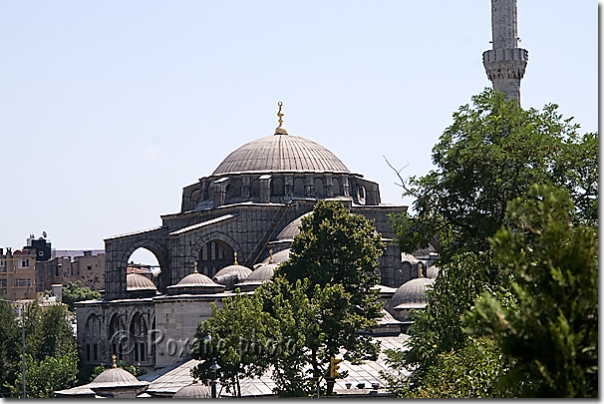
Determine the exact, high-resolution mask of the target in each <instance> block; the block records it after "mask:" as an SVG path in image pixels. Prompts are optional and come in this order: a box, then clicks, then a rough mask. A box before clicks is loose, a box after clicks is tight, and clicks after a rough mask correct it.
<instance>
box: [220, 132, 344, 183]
mask: <svg viewBox="0 0 604 404" xmlns="http://www.w3.org/2000/svg"><path fill="white" fill-rule="evenodd" d="M296 171H304V172H333V173H350V171H349V170H348V168H347V167H346V166H345V165H344V163H342V161H341V160H340V159H339V158H337V157H336V156H335V155H334V154H333V153H332V152H330V151H329V150H327V149H326V148H325V147H323V146H321V145H320V144H318V143H315V142H313V141H311V140H308V139H304V138H301V137H298V136H291V135H287V134H275V135H273V136H267V137H264V138H261V139H257V140H254V141H252V142H249V143H246V144H244V145H243V146H241V147H240V148H238V149H237V150H235V151H234V152H232V153H231V154H229V155H228V156H227V158H225V159H224V160H223V161H222V163H220V165H218V167H217V168H216V170H214V172H213V173H212V175H224V174H235V173H249V172H296Z"/></svg>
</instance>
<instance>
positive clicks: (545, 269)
mask: <svg viewBox="0 0 604 404" xmlns="http://www.w3.org/2000/svg"><path fill="white" fill-rule="evenodd" d="M574 215H575V209H574V206H573V203H572V200H571V198H570V197H569V194H568V192H567V191H564V190H561V189H558V188H555V187H552V186H550V185H535V186H533V187H532V188H531V189H530V191H529V193H528V197H527V198H518V199H516V200H514V201H513V202H512V203H510V205H509V207H508V210H507V216H508V217H509V221H510V225H509V226H506V227H503V228H502V229H500V230H499V231H498V232H497V234H496V235H495V237H494V238H493V240H492V244H493V249H494V253H495V256H496V259H497V260H498V261H499V262H501V263H502V265H503V266H504V268H505V270H506V272H507V273H509V274H510V275H511V277H512V279H513V282H512V287H511V293H512V297H513V299H512V304H511V305H508V306H507V307H506V306H502V304H501V303H500V301H499V299H498V298H497V296H494V295H492V294H490V293H488V292H485V293H483V294H482V296H481V297H480V298H479V299H478V300H477V301H476V307H474V308H473V310H472V311H471V312H470V313H469V314H468V316H467V318H466V320H467V321H468V322H469V324H470V326H469V330H470V331H471V332H475V333H477V334H484V335H487V336H489V337H490V338H492V339H493V340H494V341H496V344H497V346H498V347H499V349H501V351H502V352H503V353H504V354H505V355H506V356H507V357H509V358H513V360H514V365H513V366H512V368H511V370H510V372H509V374H508V375H507V377H506V378H507V383H508V384H509V385H510V386H519V389H518V392H517V395H519V396H524V397H598V236H597V228H593V227H590V226H585V225H573V222H574V220H573V219H574V217H573V216H574Z"/></svg>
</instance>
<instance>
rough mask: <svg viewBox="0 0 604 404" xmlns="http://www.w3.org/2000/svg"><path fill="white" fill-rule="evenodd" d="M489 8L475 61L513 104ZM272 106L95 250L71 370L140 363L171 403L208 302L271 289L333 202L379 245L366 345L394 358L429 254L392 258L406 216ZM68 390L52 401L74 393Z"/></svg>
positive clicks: (425, 279)
mask: <svg viewBox="0 0 604 404" xmlns="http://www.w3.org/2000/svg"><path fill="white" fill-rule="evenodd" d="M491 10H492V27H493V31H492V32H493V41H492V43H493V49H492V50H488V51H486V52H484V54H483V63H484V66H485V69H486V72H487V76H488V77H489V79H490V80H491V81H492V82H493V86H494V88H495V89H497V90H500V91H504V92H506V93H507V94H508V96H509V97H510V98H515V99H517V100H520V80H521V79H522V77H523V75H524V70H525V67H526V64H527V60H528V52H527V51H526V50H525V49H520V48H518V47H517V46H518V37H517V23H516V21H517V16H516V13H517V6H516V0H492V1H491ZM278 106H279V110H278V113H277V116H278V126H277V128H276V129H275V131H274V133H273V134H271V135H270V136H267V137H262V138H259V139H256V140H252V141H250V142H249V143H247V144H244V145H243V146H241V147H239V148H238V149H236V150H235V151H233V152H232V153H230V154H229V155H228V156H227V157H226V158H225V159H224V160H223V161H222V162H221V163H220V164H219V165H218V167H216V169H215V170H214V172H213V173H212V174H211V175H209V176H207V177H202V178H200V179H199V180H198V181H197V182H196V183H194V184H191V185H187V186H185V187H184V188H183V192H182V201H181V208H180V212H178V213H174V214H167V215H163V216H161V219H162V225H161V226H159V227H157V228H153V229H149V230H144V231H138V232H134V233H130V234H126V235H121V236H115V237H111V238H108V239H106V240H105V291H104V295H103V299H102V300H95V301H86V302H80V303H78V304H76V312H77V319H78V325H77V333H78V343H79V347H80V358H81V361H82V363H84V364H100V363H105V364H107V363H111V361H112V356H114V355H115V357H116V358H117V359H121V360H124V361H126V362H129V363H139V364H140V365H141V366H142V367H143V368H146V369H148V370H149V371H151V373H150V376H148V377H147V378H146V379H145V377H141V378H139V379H140V380H148V381H149V382H151V384H150V385H149V386H147V387H149V390H148V392H149V393H151V396H162V395H163V396H167V397H170V396H173V395H174V394H175V393H176V390H178V389H177V388H176V387H178V388H182V387H183V386H185V384H190V383H191V380H192V379H191V378H190V376H189V375H188V369H190V367H192V366H193V364H192V363H194V362H195V361H194V360H192V359H190V355H189V343H190V342H191V341H192V339H193V337H194V333H195V331H196V329H197V326H198V323H199V322H200V321H204V320H205V319H208V318H209V317H210V316H211V315H212V311H211V303H215V304H216V305H217V307H221V301H222V299H223V298H224V297H226V296H232V295H233V294H234V290H235V289H236V288H240V290H241V291H243V292H246V293H253V291H254V289H255V288H256V287H258V286H259V285H260V284H262V283H263V282H267V281H270V278H271V276H272V274H273V272H274V270H275V268H276V267H277V266H278V265H279V263H281V262H283V261H285V260H287V259H288V258H289V247H290V245H291V243H292V241H293V237H294V236H295V235H296V234H298V232H299V226H300V223H301V218H302V217H303V216H304V215H308V214H311V212H312V209H313V207H314V205H315V204H316V202H317V201H318V200H322V199H327V200H336V201H340V202H342V203H343V204H344V206H345V207H346V208H347V209H348V210H349V211H350V212H352V213H358V214H362V215H364V216H365V217H367V218H368V219H370V220H372V221H373V222H374V224H375V227H376V229H377V231H378V232H379V233H380V234H381V236H382V239H383V241H384V242H385V244H386V245H387V247H386V250H385V252H384V254H383V255H382V257H381V258H380V260H379V270H380V273H381V282H380V285H379V286H378V289H379V293H380V300H381V301H382V302H384V304H385V311H384V313H383V314H384V317H383V318H382V320H380V322H379V327H378V328H377V329H376V330H375V333H374V335H375V338H377V339H382V345H383V346H386V347H394V348H396V347H399V348H400V346H401V345H402V342H403V341H404V339H405V338H406V337H407V336H406V335H405V334H404V332H405V331H406V327H407V326H408V325H409V322H408V321H407V319H408V314H409V312H410V310H413V309H421V308H423V307H425V306H426V303H427V300H426V297H425V291H426V289H427V288H429V287H430V286H431V285H432V284H433V282H434V280H435V278H436V277H437V276H438V268H436V267H434V266H433V265H432V264H433V263H434V262H435V261H436V259H437V256H436V254H435V252H434V251H433V250H424V251H418V252H416V253H414V254H413V255H409V254H401V252H400V250H399V248H398V246H397V244H396V243H395V242H393V236H394V234H393V231H392V229H391V228H390V224H389V221H388V215H389V214H392V213H398V212H404V211H405V210H406V209H407V207H406V206H396V205H389V204H383V203H382V202H381V199H380V189H379V185H378V184H377V183H375V182H373V181H371V180H369V179H366V178H364V176H363V175H362V174H359V173H353V172H351V171H350V170H349V169H348V168H347V166H346V165H345V164H344V163H343V162H342V161H341V160H340V159H339V158H338V157H336V155H335V154H334V153H333V152H332V151H330V150H328V149H326V148H325V147H323V146H321V145H319V144H318V143H315V142H314V141H311V140H308V139H305V138H303V137H298V136H294V135H290V134H289V133H288V131H287V129H286V128H285V126H284V125H283V116H284V114H283V112H282V104H281V103H279V104H278ZM139 248H145V249H147V250H149V251H151V252H152V253H153V254H154V255H155V257H156V258H157V261H158V263H159V266H160V269H161V271H160V272H159V274H158V275H157V276H155V277H153V278H148V277H145V276H143V275H141V274H137V273H127V266H128V259H129V258H130V256H131V255H132V253H133V252H134V251H136V250H137V249H139ZM382 359H383V358H382ZM192 361H193V362H192ZM376 366H377V367H380V366H383V367H384V369H385V370H387V368H386V367H385V365H384V363H383V360H382V361H381V362H380V360H378V361H377V362H375V363H373V365H371V366H370V367H368V368H367V369H364V368H363V369H361V368H358V369H357V368H355V367H352V366H351V367H350V368H349V372H350V374H355V372H357V371H358V372H357V373H356V374H364V375H367V374H369V372H373V373H376V372H375V369H376ZM162 369H163V370H162ZM115 372H116V371H114V373H115ZM157 372H160V373H157ZM162 372H163V373H162ZM171 372H172V373H173V372H181V373H182V375H181V379H182V382H181V383H180V385H178V383H177V384H176V385H173V386H172V387H170V388H172V390H170V388H167V387H165V386H164V385H161V386H163V387H161V388H160V387H157V388H155V390H154V389H153V388H152V386H153V380H154V379H153V378H154V377H156V378H159V379H161V378H162V377H168V376H167V375H168V374H172V373H171ZM184 374H186V376H183V375H184ZM153 375H155V376H153ZM359 377H361V376H359ZM375 378H376V379H378V378H379V375H377V374H376V376H375ZM159 379H158V380H159ZM168 379H169V377H168ZM166 380H167V379H166ZM170 380H172V379H170ZM133 383H134V382H133ZM258 383H260V382H258ZM262 383H264V382H262ZM267 383H268V382H267ZM159 384H161V383H159ZM361 384H364V383H359V385H361ZM133 385H136V386H138V385H137V384H136V383H134V384H133ZM103 386H104V385H103ZM145 386H146V385H145ZM156 386H158V384H157V383H156ZM97 387H98V386H97ZM147 387H145V388H147ZM340 387H342V386H340ZM137 388H138V387H137ZM162 388H163V390H162ZM253 388H255V389H257V388H258V387H257V386H256V385H254V387H253ZM346 388H350V386H349V385H348V384H347V385H346ZM77 389H78V388H75V390H74V389H70V390H66V391H63V392H62V394H63V395H65V396H67V395H71V394H73V395H78V394H79V393H78V391H80V390H77ZM191 389H192V390H199V389H198V386H196V387H195V388H191ZM267 389H268V387H267ZM141 391H142V390H141ZM268 391H269V394H270V389H268ZM82 394H84V393H82ZM87 394H93V395H94V393H92V391H91V390H88V391H87ZM137 394H138V393H137ZM145 394H146V393H145Z"/></svg>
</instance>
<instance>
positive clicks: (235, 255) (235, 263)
mask: <svg viewBox="0 0 604 404" xmlns="http://www.w3.org/2000/svg"><path fill="white" fill-rule="evenodd" d="M233 256H234V257H235V259H234V262H233V265H239V263H238V262H237V251H235V252H234V253H233Z"/></svg>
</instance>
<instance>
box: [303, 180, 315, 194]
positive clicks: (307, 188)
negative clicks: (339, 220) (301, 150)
mask: <svg viewBox="0 0 604 404" xmlns="http://www.w3.org/2000/svg"><path fill="white" fill-rule="evenodd" d="M304 196H305V197H307V198H314V197H315V176H314V175H312V174H306V175H305V176H304Z"/></svg>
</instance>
